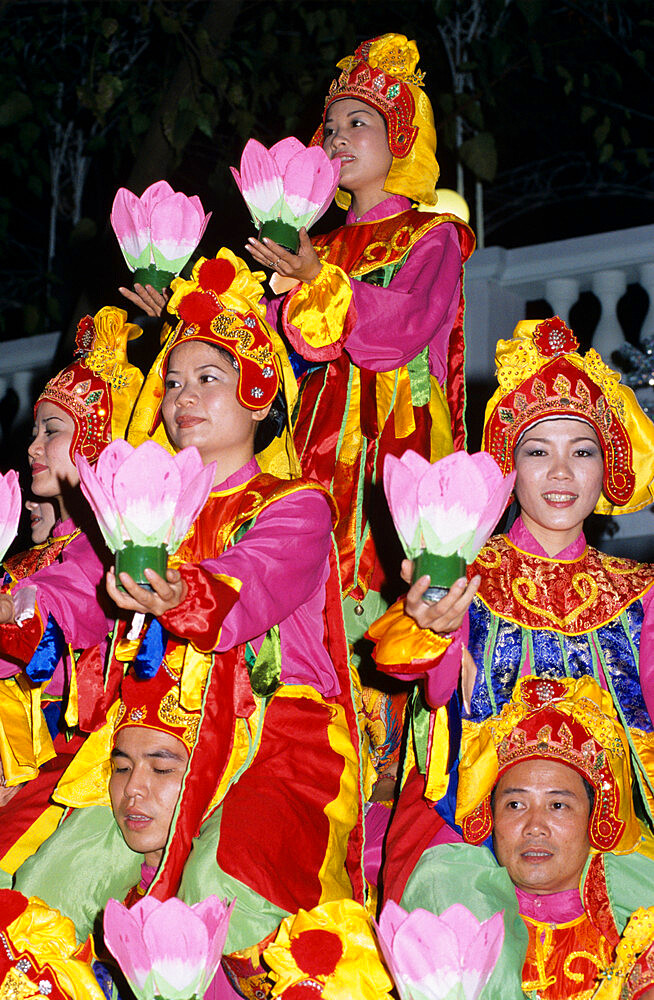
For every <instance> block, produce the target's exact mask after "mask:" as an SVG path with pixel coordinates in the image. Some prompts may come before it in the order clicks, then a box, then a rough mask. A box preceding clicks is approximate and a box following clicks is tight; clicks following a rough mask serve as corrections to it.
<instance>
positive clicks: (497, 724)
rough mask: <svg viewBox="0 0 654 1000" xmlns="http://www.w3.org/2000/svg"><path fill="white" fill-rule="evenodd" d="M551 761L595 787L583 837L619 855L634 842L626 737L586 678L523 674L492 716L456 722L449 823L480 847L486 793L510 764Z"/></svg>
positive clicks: (489, 825)
mask: <svg viewBox="0 0 654 1000" xmlns="http://www.w3.org/2000/svg"><path fill="white" fill-rule="evenodd" d="M526 760H554V761H558V762H560V763H562V764H566V765H567V766H568V767H571V768H573V769H574V770H575V771H577V772H578V773H579V774H580V775H581V776H582V777H583V778H585V779H586V781H588V782H589V784H590V785H591V786H592V787H593V788H594V790H595V801H594V804H593V808H592V810H591V813H590V817H589V821H588V836H589V839H590V842H591V844H592V846H593V847H595V848H596V849H597V850H599V851H614V850H617V851H618V852H620V853H625V852H628V851H631V850H633V849H634V847H635V846H636V844H637V843H638V841H639V840H640V827H639V825H638V820H637V819H636V815H635V813H634V808H633V801H632V792H631V779H632V774H631V765H630V751H629V742H628V738H627V735H626V733H625V731H624V729H623V727H622V726H621V725H620V723H619V722H618V719H617V718H616V715H615V709H614V707H613V702H612V700H611V696H610V695H609V694H608V692H607V691H602V689H601V688H600V687H599V685H598V684H597V682H596V681H595V680H594V678H592V677H582V678H579V679H577V680H575V679H573V678H570V677H566V678H563V679H561V680H555V679H548V678H543V677H525V678H524V679H523V680H521V681H519V682H518V684H516V686H515V688H514V689H513V694H512V696H511V701H510V702H509V703H508V704H506V705H505V706H504V708H503V709H502V711H501V712H500V714H499V715H497V716H492V717H491V718H489V719H485V720H484V721H483V722H481V723H479V722H471V721H468V720H464V721H463V732H462V736H461V753H460V763H459V784H458V790H457V802H456V821H457V823H459V824H460V825H461V827H462V830H463V837H464V840H466V841H468V843H471V844H480V843H482V842H483V841H484V840H485V839H486V837H488V835H489V834H490V832H491V831H492V829H493V814H492V810H491V803H490V796H491V792H492V790H493V788H494V787H495V785H496V784H497V782H498V781H499V779H500V778H501V776H502V775H503V774H504V773H505V771H508V770H509V769H510V768H511V767H513V766H514V765H515V764H518V763H520V762H521V761H526Z"/></svg>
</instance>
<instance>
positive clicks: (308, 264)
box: [245, 227, 322, 284]
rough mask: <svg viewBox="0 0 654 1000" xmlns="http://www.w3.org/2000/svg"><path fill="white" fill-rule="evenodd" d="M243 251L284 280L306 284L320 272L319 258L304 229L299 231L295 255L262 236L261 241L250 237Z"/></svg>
mask: <svg viewBox="0 0 654 1000" xmlns="http://www.w3.org/2000/svg"><path fill="white" fill-rule="evenodd" d="M245 249H246V250H249V251H250V253H251V254H252V256H253V257H254V259H255V260H257V261H258V262H259V263H260V264H263V266H264V267H270V268H272V270H273V271H277V273H278V274H282V275H284V277H285V278H295V279H296V280H297V281H306V282H307V284H308V283H309V282H310V281H313V280H314V278H317V277H318V275H319V274H320V271H321V270H322V264H321V263H320V258H319V256H318V254H317V253H316V251H315V250H314V249H313V244H312V242H311V240H310V239H309V236H308V234H307V231H306V229H305V228H304V227H303V228H302V229H301V230H300V248H299V250H298V252H297V253H296V254H295V253H291V251H290V250H287V249H286V248H285V247H282V246H280V245H279V243H275V241H274V240H270V239H268V237H267V236H264V238H263V241H260V240H256V239H255V238H254V236H250V237H249V239H248V242H247V244H246V247H245Z"/></svg>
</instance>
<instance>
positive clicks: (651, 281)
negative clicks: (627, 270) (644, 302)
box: [639, 264, 654, 340]
mask: <svg viewBox="0 0 654 1000" xmlns="http://www.w3.org/2000/svg"><path fill="white" fill-rule="evenodd" d="M639 273H640V283H641V285H642V287H643V288H644V289H645V291H646V292H647V294H648V295H649V309H648V310H647V315H646V316H645V319H644V320H643V325H642V326H641V328H640V339H641V340H645V338H646V337H654V264H641V266H640V269H639Z"/></svg>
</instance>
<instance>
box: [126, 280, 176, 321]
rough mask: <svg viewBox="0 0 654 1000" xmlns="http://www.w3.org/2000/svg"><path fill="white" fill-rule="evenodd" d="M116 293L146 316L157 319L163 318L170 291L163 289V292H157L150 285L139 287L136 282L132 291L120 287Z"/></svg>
mask: <svg viewBox="0 0 654 1000" xmlns="http://www.w3.org/2000/svg"><path fill="white" fill-rule="evenodd" d="M118 291H119V292H120V294H121V295H123V296H124V297H125V298H126V299H129V301H130V302H132V303H133V304H134V305H135V306H137V307H138V308H139V309H140V310H141V311H142V312H144V313H145V315H146V316H156V317H157V318H158V317H160V316H163V314H164V312H165V311H166V302H167V301H168V299H169V298H170V289H168V288H165V289H164V290H163V292H158V291H157V289H156V288H154V287H153V286H152V285H139V283H138V282H136V283H135V284H134V291H132V290H131V288H124V287H120V288H119V289H118Z"/></svg>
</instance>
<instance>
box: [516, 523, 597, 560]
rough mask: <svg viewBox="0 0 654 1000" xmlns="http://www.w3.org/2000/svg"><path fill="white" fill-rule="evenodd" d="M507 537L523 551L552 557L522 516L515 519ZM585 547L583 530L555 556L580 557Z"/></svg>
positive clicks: (565, 557)
mask: <svg viewBox="0 0 654 1000" xmlns="http://www.w3.org/2000/svg"><path fill="white" fill-rule="evenodd" d="M507 538H508V539H509V541H510V542H513V544H514V545H515V546H516V547H517V548H519V549H522V551H523V552H529V553H531V555H532V556H544V557H545V558H546V559H548V558H550V557H549V556H548V555H547V552H546V551H545V549H544V548H543V546H542V545H541V544H540V542H537V541H536V539H535V538H534V536H533V535H532V533H531V531H530V530H529V528H527V527H525V523H524V521H523V520H522V518H521V517H519V518H518V519H517V520H516V521H515V523H514V524H513V526H512V527H511V530H510V531H509V532H508V533H507ZM585 548H586V537H585V535H584V533H583V531H582V532H581V533H580V535H579V537H578V538H575V540H574V542H571V543H570V545H566V547H565V548H564V549H561V551H560V552H557V554H556V555H555V556H554V557H553V558H554V559H578V558H579V556H580V555H581V554H582V553H583V551H584V549H585Z"/></svg>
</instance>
